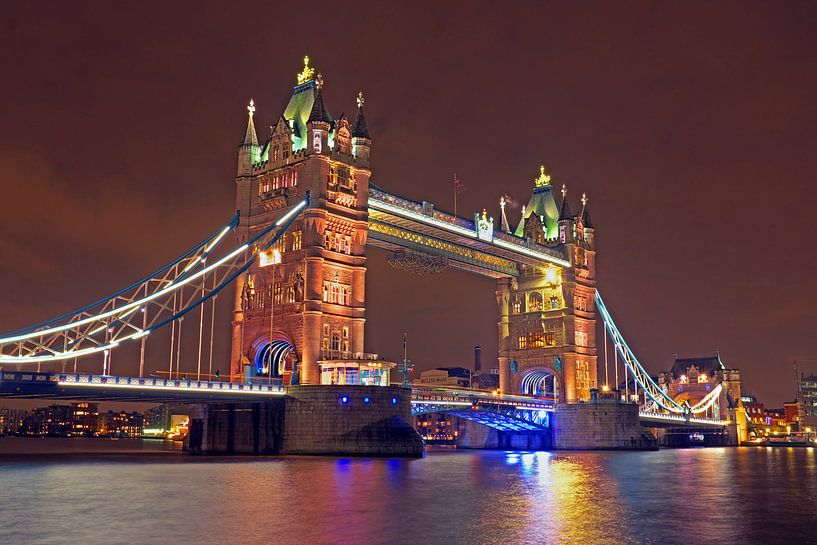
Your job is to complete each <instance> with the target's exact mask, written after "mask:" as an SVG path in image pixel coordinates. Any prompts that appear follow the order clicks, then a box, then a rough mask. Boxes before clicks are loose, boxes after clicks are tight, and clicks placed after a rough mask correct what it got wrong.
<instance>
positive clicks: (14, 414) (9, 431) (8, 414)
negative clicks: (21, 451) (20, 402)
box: [0, 407, 27, 435]
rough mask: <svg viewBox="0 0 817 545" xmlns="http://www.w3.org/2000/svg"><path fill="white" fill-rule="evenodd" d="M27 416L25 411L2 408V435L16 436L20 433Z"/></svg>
mask: <svg viewBox="0 0 817 545" xmlns="http://www.w3.org/2000/svg"><path fill="white" fill-rule="evenodd" d="M26 414H27V412H26V410H25V409H9V408H8V407H0V435H15V434H17V433H19V432H20V428H21V427H22V425H23V420H24V419H25V417H26Z"/></svg>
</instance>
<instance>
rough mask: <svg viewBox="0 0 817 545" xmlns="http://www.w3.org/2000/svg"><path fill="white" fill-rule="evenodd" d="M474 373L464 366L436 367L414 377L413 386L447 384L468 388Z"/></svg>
mask: <svg viewBox="0 0 817 545" xmlns="http://www.w3.org/2000/svg"><path fill="white" fill-rule="evenodd" d="M473 377H474V373H473V371H471V370H470V369H466V368H465V367H438V368H436V369H431V370H430V371H423V372H422V373H420V377H419V378H416V379H414V384H415V386H448V387H453V388H470V387H471V384H472V382H473Z"/></svg>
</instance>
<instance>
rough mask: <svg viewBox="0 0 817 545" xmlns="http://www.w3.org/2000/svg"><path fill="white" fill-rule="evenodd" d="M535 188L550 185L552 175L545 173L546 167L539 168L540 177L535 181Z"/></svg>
mask: <svg viewBox="0 0 817 545" xmlns="http://www.w3.org/2000/svg"><path fill="white" fill-rule="evenodd" d="M533 184H534V186H535V187H543V186H546V185H550V174H548V173H547V172H546V171H545V165H541V166H539V176H538V177H537V178H536V179H535V180H534V181H533Z"/></svg>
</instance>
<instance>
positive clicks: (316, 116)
mask: <svg viewBox="0 0 817 545" xmlns="http://www.w3.org/2000/svg"><path fill="white" fill-rule="evenodd" d="M322 87H323V78H322V77H321V75H320V74H318V77H317V78H315V100H314V102H313V103H312V110H311V111H310V112H309V119H307V120H306V122H307V123H311V122H313V121H322V122H324V123H331V122H332V119H331V118H330V117H329V112H327V111H326V104H324V102H323V94H322V93H321V88H322Z"/></svg>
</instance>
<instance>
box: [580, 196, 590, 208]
mask: <svg viewBox="0 0 817 545" xmlns="http://www.w3.org/2000/svg"><path fill="white" fill-rule="evenodd" d="M589 200H590V199H588V198H587V193H582V206H587V202H588V201H589Z"/></svg>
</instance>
